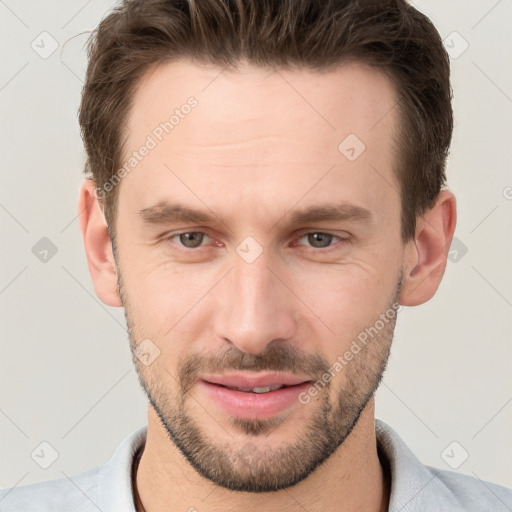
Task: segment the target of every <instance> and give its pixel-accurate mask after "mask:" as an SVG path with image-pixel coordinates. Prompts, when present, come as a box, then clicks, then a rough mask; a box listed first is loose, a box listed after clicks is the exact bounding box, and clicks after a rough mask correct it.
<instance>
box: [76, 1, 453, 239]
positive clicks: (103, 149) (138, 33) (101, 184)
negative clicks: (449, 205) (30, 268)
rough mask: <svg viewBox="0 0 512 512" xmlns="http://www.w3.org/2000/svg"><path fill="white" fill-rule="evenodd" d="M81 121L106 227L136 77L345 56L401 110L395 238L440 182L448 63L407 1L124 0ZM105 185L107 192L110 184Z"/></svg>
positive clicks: (101, 35) (88, 86) (92, 67)
mask: <svg viewBox="0 0 512 512" xmlns="http://www.w3.org/2000/svg"><path fill="white" fill-rule="evenodd" d="M88 51H89V65H88V69H87V75H86V81H85V85H84V88H83V93H82V101H81V105H80V112H79V121H80V127H81V132H82V138H83V141H84V145H85V150H86V153H87V163H86V168H85V172H86V173H88V174H90V175H92V178H93V180H94V182H95V184H96V187H97V189H100V190H105V192H104V193H103V194H102V197H100V199H101V200H102V201H103V205H104V209H105V217H106V220H107V223H108V225H109V231H110V234H111V236H113V234H114V231H115V230H114V225H115V213H116V203H117V187H115V186H114V187H105V184H107V183H111V180H112V178H113V177H114V176H115V175H116V171H117V170H118V169H119V167H120V166H121V157H122V152H123V144H124V140H125V137H126V130H124V129H123V126H125V122H126V119H127V116H128V113H129V110H130V106H131V101H132V99H133V96H134V91H135V89H136V86H137V84H138V83H139V82H140V80H141V78H142V77H143V76H144V75H145V73H146V72H147V71H148V70H149V69H150V67H152V66H154V65H158V63H161V62H164V61H170V60H174V59H178V58H181V57H185V58H189V59H191V60H193V61H195V62H198V63H209V64H215V65H219V66H223V67H224V66H229V67H234V68H236V65H237V64H238V63H240V61H241V60H242V59H243V60H245V61H248V62H249V63H251V64H254V65H256V66H261V67H289V66H299V67H303V68H308V69H311V70H319V71H321V70H328V69H330V68H331V67H334V66H338V65H340V64H342V63H344V62H347V61H350V60H356V61H360V62H363V63H367V64H370V65H372V66H376V67H378V68H380V69H382V70H383V71H384V72H385V73H386V74H387V76H389V77H390V78H391V80H392V81H393V83H394V85H395V88H396V91H397V97H398V104H397V105H398V107H399V112H400V113H401V122H400V127H399V140H398V148H397V149H398V155H399V163H398V166H397V167H398V168H397V169H396V173H397V178H398V182H399V184H400V194H401V199H402V214H401V217H402V219H401V222H402V239H403V240H404V241H407V240H409V239H411V238H412V237H414V234H415V229H416V218H417V216H418V215H422V214H423V213H424V212H425V210H426V209H428V208H431V207H432V206H433V205H434V203H435V200H436V199H437V197H438V195H439V192H440V191H441V188H442V186H443V185H444V184H445V182H446V175H445V162H446V157H447V154H448V150H449V146H450V141H451V137H452V130H453V113H452V106H451V97H452V94H451V87H450V62H449V57H448V55H447V53H446V51H445V49H444V46H443V43H442V40H441V38H440V36H439V33H438V32H437V30H436V28H435V27H434V25H433V24H432V22H431V21H430V20H429V19H428V18H427V17H426V16H425V15H423V14H422V13H420V12H419V11H417V10H416V9H415V8H414V7H412V6H410V5H408V4H407V2H406V1H405V0H364V1H361V0H261V1H259V0H258V1H255V0H124V1H123V2H121V3H120V4H119V5H118V6H116V7H115V8H114V10H113V11H112V12H111V13H110V14H108V15H107V16H106V17H105V18H104V19H103V20H102V21H101V23H100V24H99V26H98V28H97V29H96V30H95V32H94V33H93V36H92V38H91V40H90V42H89V48H88ZM107 188H108V190H106V189H107Z"/></svg>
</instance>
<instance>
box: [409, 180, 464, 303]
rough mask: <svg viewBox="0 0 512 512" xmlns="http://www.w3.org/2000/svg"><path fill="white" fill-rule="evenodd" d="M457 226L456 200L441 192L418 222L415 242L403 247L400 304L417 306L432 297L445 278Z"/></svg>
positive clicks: (450, 195)
mask: <svg viewBox="0 0 512 512" xmlns="http://www.w3.org/2000/svg"><path fill="white" fill-rule="evenodd" d="M456 222H457V208H456V201H455V196H454V195H453V193H452V192H450V191H449V190H443V191H442V192H441V193H440V194H439V197H438V199H437V201H436V204H435V205H434V206H433V207H432V208H431V209H430V210H428V211H427V212H425V214H424V215H423V216H421V217H419V218H418V221H417V225H416V234H415V237H414V240H410V241H409V242H407V244H406V249H405V251H406V263H405V266H404V275H403V283H402V289H401V293H400V300H399V302H400V304H402V305H404V306H418V305H419V304H423V303H425V302H427V301H428V300H430V299H431V298H432V297H433V296H434V294H435V293H436V291H437V289H438V287H439V284H440V283H441V279H442V278H443V275H444V271H445V268H446V261H447V256H448V251H449V249H450V244H451V242H452V238H453V233H454V231H455V224H456Z"/></svg>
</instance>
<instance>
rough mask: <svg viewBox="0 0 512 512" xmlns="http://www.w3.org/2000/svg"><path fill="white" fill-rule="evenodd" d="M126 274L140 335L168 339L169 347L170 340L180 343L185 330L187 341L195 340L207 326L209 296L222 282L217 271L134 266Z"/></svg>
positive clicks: (205, 268)
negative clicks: (216, 283)
mask: <svg viewBox="0 0 512 512" xmlns="http://www.w3.org/2000/svg"><path fill="white" fill-rule="evenodd" d="M126 274H127V275H126V276H125V272H123V288H124V293H125V295H126V299H127V302H128V304H129V307H130V313H131V315H132V316H133V317H134V321H135V324H136V327H137V329H138V331H139V335H140V334H141V332H140V331H144V334H145V335H146V336H147V337H149V338H151V337H153V338H154V339H162V338H165V339H166V344H168V339H173V338H174V339H178V338H179V337H178V336H177V333H179V332H180V331H182V330H183V329H184V328H185V330H186V333H187V338H188V339H190V338H192V339H193V337H194V332H195V331H197V330H198V329H199V327H200V326H201V325H204V314H205V309H206V308H207V307H208V304H209V303H210V301H209V298H208V296H209V294H210V293H211V291H212V288H213V285H214V284H215V282H216V280H218V277H217V272H216V269H214V268H212V267H209V268H208V267H206V266H203V267H200V266H194V268H191V267H190V266H188V267H185V266H181V267H176V266H171V265H170V264H162V265H158V264H156V265H155V264H145V265H142V266H137V265H136V264H134V265H132V266H131V267H130V271H129V272H126ZM200 317H201V318H202V319H201V318H200ZM150 334H151V335H150ZM153 338H152V339H153Z"/></svg>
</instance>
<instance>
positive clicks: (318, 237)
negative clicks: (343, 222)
mask: <svg viewBox="0 0 512 512" xmlns="http://www.w3.org/2000/svg"><path fill="white" fill-rule="evenodd" d="M302 240H306V241H307V244H305V245H309V246H310V247H314V248H315V249H324V248H326V247H329V246H330V245H332V242H333V241H334V242H338V241H343V240H344V239H343V238H341V237H339V236H336V235H331V234H329V233H321V232H317V233H307V234H305V235H304V236H302V237H300V238H299V243H301V241H302Z"/></svg>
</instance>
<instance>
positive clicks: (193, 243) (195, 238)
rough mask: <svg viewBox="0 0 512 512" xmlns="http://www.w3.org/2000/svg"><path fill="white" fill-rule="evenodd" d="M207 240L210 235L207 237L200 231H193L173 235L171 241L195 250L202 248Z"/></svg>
mask: <svg viewBox="0 0 512 512" xmlns="http://www.w3.org/2000/svg"><path fill="white" fill-rule="evenodd" d="M205 238H208V235H206V233H202V232H200V231H193V232H188V233H178V234H177V235H173V236H172V237H171V240H175V241H177V243H178V244H180V245H183V247H187V248H188V249H194V248H196V247H200V246H201V245H202V244H203V241H204V240H205Z"/></svg>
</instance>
